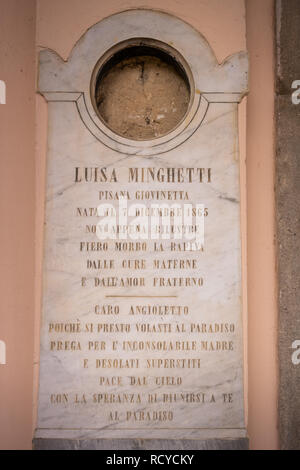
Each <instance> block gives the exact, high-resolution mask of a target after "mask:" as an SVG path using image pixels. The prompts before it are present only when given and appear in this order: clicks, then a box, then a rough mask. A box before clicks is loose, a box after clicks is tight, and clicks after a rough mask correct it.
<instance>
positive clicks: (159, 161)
mask: <svg viewBox="0 0 300 470" xmlns="http://www.w3.org/2000/svg"><path fill="white" fill-rule="evenodd" d="M132 37H134V38H136V37H143V38H145V37H149V38H153V39H156V40H159V41H163V42H165V43H166V44H171V45H172V47H173V48H175V49H176V50H177V51H179V52H180V54H181V55H182V56H183V57H184V58H185V60H186V61H187V63H188V64H189V66H190V68H191V71H192V74H193V78H194V83H195V90H196V91H197V92H195V94H194V98H193V103H192V106H191V109H192V112H191V114H190V115H189V116H188V119H187V121H186V122H185V124H184V126H183V127H182V128H178V129H177V130H176V131H174V133H172V134H171V135H169V138H167V139H165V138H162V139H158V140H157V141H152V142H142V143H141V142H134V141H129V140H128V141H127V139H124V138H121V137H118V136H116V135H113V133H112V131H109V130H108V129H106V128H105V125H104V124H103V123H102V122H100V120H99V118H98V116H97V114H96V112H95V111H94V108H93V106H92V103H91V99H90V94H89V88H90V80H91V74H92V72H93V69H94V67H95V64H96V63H97V61H98V60H99V58H100V56H101V55H102V54H104V53H105V51H106V50H107V49H109V48H110V47H112V46H113V45H114V44H115V43H117V42H120V41H124V40H126V39H130V38H132ZM39 90H40V92H41V93H42V94H44V96H45V97H46V99H47V100H48V101H49V104H48V109H49V128H48V160H47V195H46V227H45V255H44V293H43V318H42V330H41V357H40V388H39V411H38V429H37V431H36V437H37V438H76V439H78V438H81V439H83V438H84V439H91V438H154V439H166V438H170V439H211V438H239V437H244V436H245V425H244V407H243V350H242V324H241V246H240V203H239V198H240V196H239V194H240V193H239V151H238V129H237V109H238V102H239V101H240V100H241V98H242V97H243V95H244V94H245V93H246V91H247V55H246V54H245V53H239V54H236V55H234V56H233V57H231V58H230V59H229V60H227V61H226V62H225V63H224V64H222V65H219V64H218V63H217V61H216V59H215V56H214V54H213V52H212V50H211V49H210V47H209V45H208V44H207V42H206V41H205V39H204V38H203V37H202V36H201V35H200V34H199V33H198V32H196V31H195V30H194V29H193V28H192V27H191V26H189V25H187V24H186V23H184V22H182V21H181V20H179V19H176V18H174V17H172V16H169V15H166V14H164V13H158V12H151V11H143V10H137V11H129V12H124V13H121V14H118V15H114V16H112V17H110V18H107V19H106V20H104V21H102V22H100V23H99V24H96V25H95V26H93V27H92V28H90V29H89V30H88V32H87V33H86V34H85V35H84V36H83V37H82V38H81V39H80V41H79V42H78V43H77V44H76V46H75V47H74V49H73V51H72V54H71V56H70V58H69V60H68V62H66V63H64V62H63V61H62V60H61V59H60V58H59V57H58V56H57V55H56V54H55V53H54V52H51V51H43V52H42V53H41V57H40V81H39ZM218 97H219V98H218ZM85 167H88V168H96V167H97V168H106V169H107V170H106V171H107V173H108V174H110V175H111V173H112V171H113V170H114V171H115V174H116V178H117V182H102V183H101V182H96V183H95V182H84V181H82V182H75V168H80V169H83V168H85ZM168 167H169V168H183V169H187V168H196V169H197V168H203V169H206V170H205V172H204V173H203V175H204V176H203V182H202V183H200V182H199V180H198V182H196V181H194V182H193V183H189V182H184V183H165V182H164V183H160V182H157V181H156V182H154V183H133V182H128V175H129V169H130V168H153V169H154V170H155V169H159V168H168ZM207 169H210V172H211V177H210V179H211V180H210V182H208V181H207V174H208V173H207ZM80 171H82V170H80ZM78 174H80V175H81V174H82V173H80V172H79V173H78ZM78 179H80V178H79V177H78ZM99 191H101V192H103V193H105V192H106V191H107V192H111V193H112V194H113V195H115V194H116V193H118V192H119V194H120V191H128V192H129V195H130V197H131V199H130V201H129V202H130V203H137V202H138V203H146V205H147V206H148V207H149V206H150V204H151V203H158V204H162V203H166V202H167V203H169V204H170V203H175V202H177V203H178V202H179V203H180V204H183V203H184V202H186V203H192V204H194V205H196V204H203V205H204V207H205V208H208V216H207V217H205V241H204V251H192V252H191V251H185V252H182V251H181V252H178V251H174V252H170V250H169V247H170V243H171V242H172V241H173V242H176V240H164V241H163V242H162V243H163V246H164V248H165V251H163V252H155V251H154V242H155V241H153V240H146V241H145V243H146V245H147V251H145V252H144V251H132V252H126V251H124V252H121V253H120V252H117V251H115V249H114V247H115V241H114V240H109V241H108V249H107V251H105V252H103V251H98V252H91V253H90V252H86V251H80V243H81V242H84V243H85V244H86V243H87V242H99V240H98V238H97V236H96V235H95V234H94V233H87V232H86V226H87V225H92V224H97V222H99V220H100V219H101V218H100V217H97V216H79V215H78V211H77V209H78V208H97V206H98V205H99V204H100V203H101V202H104V203H108V204H113V205H114V206H116V205H117V201H114V200H110V199H108V200H105V199H104V200H101V201H100V200H99ZM141 191H144V192H146V191H154V192H156V191H158V193H159V194H160V196H161V195H162V191H170V192H171V193H170V194H172V195H174V194H175V193H174V192H176V191H177V193H176V195H177V197H179V193H180V192H182V194H184V193H187V195H188V200H185V201H184V200H179V201H174V200H173V201H163V200H161V199H160V200H156V199H155V197H156V196H155V195H156V193H154V194H153V196H154V200H146V201H145V200H139V199H138V200H136V193H137V192H138V194H137V196H138V197H139V195H140V193H139V192H141ZM130 241H132V240H130ZM158 242H159V240H158ZM179 242H181V240H179ZM83 246H84V247H85V246H86V245H83ZM154 259H158V260H183V261H187V260H191V259H192V260H195V269H179V268H177V269H163V268H161V269H160V270H158V269H157V268H155V267H154V266H153V261H154ZM87 260H97V262H98V260H100V261H99V262H100V264H101V263H103V261H104V260H106V262H107V263H109V260H113V264H114V266H113V268H111V269H107V268H102V269H99V270H98V269H88V268H87V267H86V266H87ZM124 260H138V261H139V262H141V260H144V263H145V265H146V267H145V269H135V270H133V269H132V268H130V269H128V268H122V262H123V261H124ZM108 277H110V278H112V277H114V278H117V281H116V283H117V287H99V286H98V287H95V283H94V278H99V279H100V278H108ZM133 277H134V278H138V279H141V278H142V279H143V281H140V283H142V284H144V285H140V286H139V287H122V286H120V285H119V284H120V278H125V279H126V278H133ZM82 278H86V285H85V286H82ZM154 278H155V279H157V278H164V279H165V278H172V279H173V278H183V279H186V278H189V279H191V278H194V279H199V278H203V285H202V286H194V287H180V286H178V285H175V286H167V287H160V286H159V285H154V281H153V279H154ZM157 282H158V281H157ZM172 282H173V281H172ZM182 282H186V281H182ZM162 296H164V297H162ZM96 305H110V306H111V307H112V308H114V307H117V308H119V313H118V314H117V315H104V314H97V313H95V306H96ZM137 306H150V307H151V306H152V307H153V306H160V308H161V309H166V307H169V309H170V306H173V308H174V310H176V308H175V307H181V311H180V314H177V315H175V314H173V315H172V314H169V315H158V314H156V315H154V314H143V315H142V314H139V315H138V314H135V315H130V309H131V308H132V309H135V308H136V307H137ZM183 307H185V308H186V309H185V310H186V311H185V313H184V312H183V310H184V309H183ZM70 323H71V324H73V325H79V328H80V330H79V331H78V332H72V333H70V332H68V331H64V332H55V331H54V327H53V328H52V327H51V325H52V326H53V325H56V327H57V328H59V326H57V325H61V327H62V328H63V329H68V326H67V325H68V324H70ZM91 324H92V325H93V331H90V330H91V326H90V325H91ZM202 324H206V325H207V329H208V328H209V327H210V326H211V328H217V327H216V325H217V326H219V329H220V328H221V327H222V325H223V328H228V325H231V328H232V329H234V331H233V332H227V331H226V332H214V333H212V332H206V333H205V332H197V331H196V329H197V325H198V326H199V328H201V325H202ZM99 325H100V326H99ZM103 325H106V326H103ZM159 325H161V326H159ZM225 325H226V327H225ZM51 328H52V330H51V331H49V330H50V329H51ZM105 328H106V329H108V330H110V331H109V332H106V331H105ZM122 328H123V330H122ZM143 328H144V329H146V330H147V331H148V332H141V329H143ZM202 328H203V327H202ZM159 329H161V330H159ZM96 341H97V342H98V347H99V350H94V349H93V348H91V349H90V350H89V346H90V347H91V344H90V345H89V342H93V346H94V345H95V342H96ZM134 341H135V342H136V343H135V344H136V345H137V342H140V346H138V348H140V347H141V344H144V347H146V346H145V345H146V342H150V343H153V344H154V345H155V347H156V348H157V347H160V346H158V343H159V344H160V345H162V344H163V342H165V343H166V344H165V346H166V347H167V350H163V351H157V350H154V351H141V350H137V351H127V350H124V349H123V342H134ZM51 342H53V343H52V346H53V349H52V350H51ZM58 342H61V346H62V347H63V350H57V344H58ZM65 342H69V343H67V345H66V344H65ZM72 342H74V343H72ZM203 342H208V344H210V343H211V345H212V346H213V347H214V348H217V346H220V344H222V342H224V345H225V344H226V346H227V347H228V348H232V350H223V351H222V350H221V351H220V350H219V351H217V350H214V351H205V350H204V349H203V347H204V346H203ZM101 343H102V347H104V343H105V350H101ZM170 343H172V345H173V346H174V345H175V350H171V351H170V350H169V349H168V348H169V347H170ZM176 343H180V345H181V346H180V348H182V345H183V346H184V348H186V347H187V346H188V347H189V348H190V350H188V351H187V350H176ZM66 346H67V347H69V348H71V347H72V346H74V348H75V350H64V349H65V347H66ZM79 347H80V349H79ZM151 347H153V346H151ZM177 347H178V346H177ZM193 348H194V349H193ZM103 359H107V360H111V359H113V360H116V362H117V364H118V365H119V366H120V365H121V364H120V361H123V363H122V365H123V366H124V367H118V368H117V367H116V368H115V367H111V368H108V367H106V368H103V367H97V365H98V366H99V365H102V366H103V365H104V363H103V362H101V361H102V360H103ZM157 359H161V360H162V361H164V362H163V363H162V364H160V367H158V364H157V362H155V361H156V360H157ZM183 359H184V360H185V361H186V362H185V365H187V361H188V360H190V361H191V360H194V363H193V365H194V367H185V368H182V367H174V368H171V367H169V366H170V365H171V364H172V361H171V362H170V360H174V364H177V362H176V361H178V360H179V363H178V364H177V365H180V366H181V365H182V360H183ZM85 360H87V362H85ZM147 360H154V363H155V367H149V363H148V362H147ZM97 361H98V362H97ZM126 361H128V363H126ZM130 361H132V362H130ZM199 362H200V367H198V366H199ZM128 364H131V365H133V366H134V367H125V365H128ZM151 364H152V363H151ZM190 364H191V362H190ZM84 365H87V367H84ZM107 365H108V363H106V366H107ZM113 377H114V380H112V378H113ZM131 377H134V378H135V381H136V382H137V381H138V379H139V381H140V382H141V384H140V385H137V384H135V385H131V382H130V381H131V380H132V379H130V378H131ZM162 377H164V379H162ZM101 378H102V379H101ZM167 378H168V379H167ZM100 380H102V381H104V382H106V383H104V384H102V385H101V384H100ZM162 380H164V381H165V382H166V381H168V382H169V383H168V384H166V383H165V384H161V383H160V381H162ZM107 382H108V383H107ZM112 382H113V383H112ZM176 384H177V385H176ZM150 395H151V397H152V399H154V397H156V400H157V401H156V402H152V403H151V402H149V396H150ZM167 398H168V400H167ZM98 400H99V402H98ZM112 401H115V402H112Z"/></svg>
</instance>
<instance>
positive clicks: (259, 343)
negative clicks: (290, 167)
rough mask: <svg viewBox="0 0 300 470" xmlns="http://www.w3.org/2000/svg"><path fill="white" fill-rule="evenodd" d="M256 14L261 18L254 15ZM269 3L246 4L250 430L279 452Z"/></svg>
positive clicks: (259, 442) (258, 445)
mask: <svg viewBox="0 0 300 470" xmlns="http://www.w3.org/2000/svg"><path fill="white" fill-rule="evenodd" d="M258 12H259V14H258ZM273 13H274V5H273V0H264V1H263V2H262V1H261V0H250V1H248V2H247V47H248V50H249V53H250V63H251V68H250V83H249V89H250V90H252V91H251V92H250V94H249V97H248V109H247V199H248V200H247V226H248V236H247V241H248V257H247V259H248V269H247V272H248V338H249V340H248V345H249V347H248V369H249V375H248V378H249V390H248V392H249V396H248V400H249V405H248V407H249V422H248V431H249V435H250V437H251V447H252V448H253V449H276V448H278V429H277V389H278V372H277V293H276V278H275V274H276V252H275V193H274V190H275V178H274V172H275V154H274V152H275V149H274V135H275V134H274V133H275V127H274V118H273V117H274V98H275V95H274V93H275V91H274V43H273V34H274V28H273V19H274V18H273Z"/></svg>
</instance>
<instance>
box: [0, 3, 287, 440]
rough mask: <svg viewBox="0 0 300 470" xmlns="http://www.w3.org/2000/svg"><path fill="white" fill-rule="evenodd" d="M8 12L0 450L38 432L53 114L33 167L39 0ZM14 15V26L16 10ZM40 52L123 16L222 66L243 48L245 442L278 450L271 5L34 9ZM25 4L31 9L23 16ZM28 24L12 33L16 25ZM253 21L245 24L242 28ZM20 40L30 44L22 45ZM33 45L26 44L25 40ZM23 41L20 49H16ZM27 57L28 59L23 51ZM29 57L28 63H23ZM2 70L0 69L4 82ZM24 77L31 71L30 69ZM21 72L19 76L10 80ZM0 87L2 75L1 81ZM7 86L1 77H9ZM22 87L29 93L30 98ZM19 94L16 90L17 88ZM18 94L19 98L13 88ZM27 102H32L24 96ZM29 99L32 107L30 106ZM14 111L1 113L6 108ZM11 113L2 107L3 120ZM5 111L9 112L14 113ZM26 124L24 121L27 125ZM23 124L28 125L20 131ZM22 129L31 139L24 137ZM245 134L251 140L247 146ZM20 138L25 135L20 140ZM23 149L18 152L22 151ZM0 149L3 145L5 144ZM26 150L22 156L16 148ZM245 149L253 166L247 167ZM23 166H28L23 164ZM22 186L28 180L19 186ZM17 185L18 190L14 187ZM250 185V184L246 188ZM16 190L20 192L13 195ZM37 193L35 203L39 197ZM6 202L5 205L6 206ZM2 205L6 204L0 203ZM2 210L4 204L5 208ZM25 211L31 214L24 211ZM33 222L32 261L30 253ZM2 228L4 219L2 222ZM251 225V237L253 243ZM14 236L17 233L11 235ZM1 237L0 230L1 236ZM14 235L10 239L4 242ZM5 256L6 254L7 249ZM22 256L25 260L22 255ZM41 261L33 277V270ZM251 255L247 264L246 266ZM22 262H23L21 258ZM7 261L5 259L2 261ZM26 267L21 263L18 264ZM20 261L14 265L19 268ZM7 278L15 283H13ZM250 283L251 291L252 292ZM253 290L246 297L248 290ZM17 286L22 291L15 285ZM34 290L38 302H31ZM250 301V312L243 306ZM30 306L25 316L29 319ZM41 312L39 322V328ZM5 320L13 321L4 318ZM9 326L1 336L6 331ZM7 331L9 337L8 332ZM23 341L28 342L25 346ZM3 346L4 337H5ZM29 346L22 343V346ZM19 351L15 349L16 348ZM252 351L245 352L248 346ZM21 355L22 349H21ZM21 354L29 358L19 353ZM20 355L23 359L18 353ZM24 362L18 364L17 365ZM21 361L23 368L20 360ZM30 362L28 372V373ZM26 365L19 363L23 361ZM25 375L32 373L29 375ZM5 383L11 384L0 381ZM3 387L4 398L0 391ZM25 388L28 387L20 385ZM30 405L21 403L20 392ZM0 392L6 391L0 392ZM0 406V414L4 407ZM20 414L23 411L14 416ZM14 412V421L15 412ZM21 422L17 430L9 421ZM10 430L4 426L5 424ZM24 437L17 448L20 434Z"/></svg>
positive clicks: (41, 130) (43, 122)
mask: <svg viewBox="0 0 300 470" xmlns="http://www.w3.org/2000/svg"><path fill="white" fill-rule="evenodd" d="M0 3H1V5H2V4H3V5H4V6H5V11H6V12H7V15H6V16H7V17H8V18H9V21H10V22H11V24H10V26H9V21H8V20H7V19H5V18H2V19H1V20H2V21H4V23H5V31H6V32H7V39H5V42H11V43H12V42H14V43H16V45H17V44H21V43H22V45H23V48H22V49H21V46H19V54H23V56H24V60H25V56H26V60H27V62H26V81H25V82H24V81H22V89H20V91H22V96H21V97H20V98H19V100H18V103H16V102H17V99H16V98H15V99H14V101H12V102H11V112H13V111H14V109H16V106H18V108H17V109H18V116H17V118H15V121H14V122H13V121H11V122H7V124H6V125H7V127H6V132H5V134H7V135H6V137H5V139H4V142H5V149H6V151H3V154H4V155H5V153H8V152H9V154H10V155H11V157H10V159H7V158H5V157H4V158H3V157H2V152H1V164H2V166H3V167H4V168H3V172H7V173H11V174H8V176H7V179H6V183H5V186H7V188H6V187H5V189H4V187H2V186H1V190H3V193H4V194H5V201H6V202H7V201H8V202H9V204H8V205H6V204H5V205H4V206H3V208H2V207H1V215H2V213H3V214H4V220H7V221H8V224H7V232H6V230H5V231H4V234H3V235H1V236H5V234H7V235H6V237H7V240H4V242H2V244H1V245H0V246H1V249H2V250H3V251H4V255H3V256H4V261H5V262H4V263H3V264H2V263H1V266H3V267H5V270H3V274H1V281H2V280H3V281H4V282H6V283H7V285H6V286H5V292H4V294H3V296H2V299H4V301H2V305H3V306H4V310H3V311H4V313H1V318H0V339H2V338H1V336H3V337H4V335H2V331H5V329H8V330H9V332H8V334H7V336H6V338H7V339H6V340H7V342H8V344H9V345H10V348H14V347H15V350H11V351H10V353H9V357H10V361H11V362H10V363H9V364H8V365H7V366H0V377H1V389H0V393H4V394H5V397H4V401H5V404H6V405H7V406H6V407H5V409H4V408H3V406H2V404H1V403H3V401H2V400H1V401H0V423H1V425H0V448H1V447H2V448H7V446H10V447H11V448H21V447H27V448H30V440H31V430H32V429H33V428H34V422H35V417H36V406H35V405H36V398H37V372H38V370H37V368H35V379H34V399H33V402H34V406H33V408H34V419H33V420H32V418H31V411H32V403H31V394H32V390H33V389H32V372H33V371H32V369H33V368H32V362H33V347H32V343H33V340H35V352H34V362H35V363H36V362H37V361H38V344H39V339H38V331H39V315H40V292H41V288H40V287H41V263H42V241H43V240H42V233H43V217H44V211H43V209H44V199H43V198H44V187H45V156H46V130H47V106H46V103H45V102H44V100H43V98H42V97H40V96H38V97H37V98H36V114H37V128H36V139H37V145H36V160H35V162H34V159H33V155H34V149H33V145H34V134H33V133H34V119H35V118H34V115H35V114H34V113H35V111H34V102H33V83H34V82H33V80H34V67H32V61H33V44H34V24H33V23H32V22H31V23H29V22H28V21H27V20H26V18H27V17H28V16H30V14H31V15H32V14H34V3H35V2H34V1H33V0H32V1H31V0H26V2H21V3H20V2H17V0H0ZM17 3H18V6H19V5H20V4H21V5H23V8H21V9H20V8H18V14H17V16H16V18H15V19H14V17H13V13H14V8H16V4H17ZM36 3H37V20H36V44H37V46H38V47H47V48H51V49H54V50H55V51H57V52H58V53H59V54H60V55H61V56H62V57H63V58H64V59H67V57H68V55H69V53H70V51H71V49H72V47H73V45H74V43H75V42H76V41H77V40H78V39H79V38H80V36H81V35H82V34H83V33H84V32H85V31H86V29H87V28H89V27H90V26H91V25H93V24H94V23H96V22H98V21H100V20H101V19H102V18H104V17H106V16H108V15H110V14H113V13H115V12H117V11H120V10H124V9H128V8H133V7H144V8H157V9H161V5H163V10H164V11H168V12H169V13H172V14H175V15H176V16H178V17H180V18H182V19H183V20H185V21H187V22H189V23H190V24H192V25H193V26H194V27H195V28H196V29H198V30H199V31H200V32H201V33H202V34H204V36H205V37H206V39H207V40H208V41H209V43H210V44H211V46H212V47H213V49H214V51H215V53H216V55H217V58H218V60H219V62H221V61H222V60H224V59H225V58H226V57H227V56H228V55H230V54H232V53H234V52H236V51H239V50H243V49H246V24H247V46H248V49H249V52H250V59H251V68H250V77H251V78H250V87H251V93H250V95H249V97H248V106H247V128H246V101H245V102H244V103H243V104H242V106H241V109H240V138H241V142H240V145H241V185H242V238H243V254H244V259H243V278H244V307H245V309H244V310H245V312H244V313H245V326H246V327H247V315H246V314H247V305H248V311H249V316H248V323H249V329H248V335H247V330H245V339H246V340H248V343H247V341H246V344H245V357H246V359H247V356H248V360H246V367H245V372H246V385H247V387H246V397H247V403H248V402H249V404H248V408H249V416H248V422H249V435H250V445H251V448H257V449H258V448H276V447H277V445H278V443H277V429H276V419H277V411H276V410H277V408H276V406H277V404H276V400H277V396H276V389H277V363H276V317H277V313H276V284H275V251H274V244H273V241H274V223H273V219H274V194H273V186H274V170H273V162H274V152H273V111H274V110H273V92H274V88H273V86H274V84H273V75H272V72H273V68H272V67H273V49H272V48H273V43H272V41H273V33H272V6H273V0H264V1H263V2H262V1H261V0H247V18H246V14H245V13H246V12H245V5H244V0H226V1H225V2H224V0H165V1H164V2H163V4H162V2H161V1H158V0H144V1H140V0H135V1H132V0H110V1H109V2H101V1H99V0H85V1H83V0H51V1H49V0H37V2H36ZM25 4H26V7H25ZM22 17H23V18H24V20H23V23H22V24H19V25H18V28H15V23H13V21H21V20H20V18H22ZM246 20H247V22H246ZM24 35H25V36H26V38H27V41H28V42H26V41H24ZM27 36H28V37H27ZM18 41H19V42H18ZM21 51H23V52H21ZM25 52H26V54H25ZM4 58H5V61H6V63H8V68H9V67H10V68H11V75H10V77H8V78H9V82H10V81H11V84H10V87H14V88H15V87H16V85H17V78H16V77H17V75H16V70H17V69H18V65H19V61H18V56H17V54H14V55H9V56H6V57H4ZM1 70H2V68H1V69H0V74H1V73H2V72H1ZM24 70H25V69H24ZM14 72H15V73H14ZM1 78H3V77H2V76H0V79H1ZM4 78H5V77H4ZM24 86H25V87H26V89H27V90H28V92H27V93H26V92H25V89H24ZM12 89H13V88H12ZM16 92H18V93H19V94H20V92H19V91H18V90H17V89H16ZM29 96H30V97H31V101H30V102H29V100H28V97H29ZM26 98H27V101H26ZM7 106H8V105H5V107H7ZM5 107H2V108H1V107H0V112H1V118H2V120H3V115H4V111H3V110H4V109H5ZM9 109H10V108H8V107H7V111H6V112H7V113H9ZM25 116H26V117H25ZM19 121H20V124H19V137H18V139H15V138H14V136H15V134H14V133H12V129H13V128H14V127H16V125H17V123H18V122H19ZM21 124H22V126H21ZM25 128H26V132H25ZM246 130H247V140H246ZM22 132H24V134H21V136H20V133H22ZM18 142H20V143H21V145H18ZM0 145H1V150H2V146H3V142H2V139H1V141H0ZM19 147H20V148H19ZM246 150H247V160H246ZM25 158H26V164H25V165H24V161H25ZM18 178H20V179H21V178H22V181H18ZM16 182H18V183H19V184H16ZM246 183H247V185H246ZM16 188H17V189H16ZM34 189H35V197H34ZM7 195H9V198H8V197H7ZM19 200H21V201H22V205H24V209H23V211H22V213H21V216H22V218H23V217H24V219H25V215H26V221H25V222H26V223H25V226H24V227H22V239H20V240H19V238H20V237H17V236H16V234H15V238H16V239H17V247H18V249H17V250H16V249H15V250H14V251H13V243H16V240H15V238H14V235H13V234H14V232H13V230H14V229H16V228H17V230H18V228H19V226H20V227H21V221H20V222H19V220H20V215H19V214H18V217H17V216H16V210H15V211H14V210H13V209H14V204H16V203H17V201H19ZM2 201H3V198H2ZM2 205H3V202H2ZM24 210H25V212H24ZM34 216H35V224H36V226H35V242H36V243H35V253H34V251H33V248H34V247H33V238H34ZM1 220H3V215H2V218H1ZM247 225H248V236H247ZM9 227H10V228H11V230H10V231H9V232H8V229H9ZM1 232H2V230H1ZM8 233H9V235H8ZM7 248H8V249H7ZM19 251H20V252H21V253H19ZM34 254H35V277H34V274H33V261H34ZM247 255H248V262H247ZM20 256H21V258H20ZM2 259H3V258H2ZM19 260H21V261H22V263H20V262H19ZM13 261H14V262H13ZM9 273H10V274H11V277H10V276H9ZM247 278H248V283H247ZM16 280H19V281H20V284H21V281H22V286H23V287H24V290H22V289H20V288H18V290H16V288H15V285H16ZM247 285H248V289H247V288H246V287H247ZM18 286H19V284H18ZM33 291H35V297H33ZM247 297H248V303H247ZM26 307H27V311H26V310H25V309H26ZM34 309H35V313H36V321H35V323H34V321H33V310H34ZM7 312H9V313H7ZM2 324H3V327H2ZM2 328H3V329H2ZM19 336H22V337H24V339H23V340H22V338H21V339H20V338H19ZM3 339H5V338H3ZM20 340H21V341H23V342H21V343H19V341H20ZM17 344H18V345H19V346H18V347H17ZM247 344H248V347H247ZM18 348H19V349H18ZM22 348H23V349H22ZM21 350H22V351H23V355H22V354H21ZM20 355H21V356H22V359H20ZM20 360H22V361H23V362H22V370H21V365H18V361H20ZM23 363H24V364H25V363H26V367H25V368H24V367H23ZM19 364H20V362H19ZM24 369H25V370H26V372H24ZM5 374H6V375H7V377H6V379H5V381H4V380H3V382H2V377H4V375H5ZM2 383H3V388H4V391H3V390H2ZM21 383H22V386H20V384H21ZM20 389H22V397H24V396H26V397H27V401H26V402H24V401H23V402H21V399H22V400H23V398H20V395H19V391H20ZM1 390H2V391H1ZM1 406H2V408H3V409H2V408H1ZM18 407H19V409H18ZM15 410H17V411H18V412H15ZM14 413H16V415H18V418H17V417H16V418H15V421H13V420H11V419H10V417H11V416H14ZM2 423H4V424H2ZM10 425H11V434H10V435H8V434H7V436H6V435H5V434H6V428H7V427H8V426H10ZM18 433H19V436H20V437H19V439H17V434H18Z"/></svg>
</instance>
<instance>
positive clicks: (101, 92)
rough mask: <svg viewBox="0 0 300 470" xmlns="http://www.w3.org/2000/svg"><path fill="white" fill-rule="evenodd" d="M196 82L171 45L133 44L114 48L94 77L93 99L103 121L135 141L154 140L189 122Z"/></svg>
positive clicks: (97, 66)
mask: <svg viewBox="0 0 300 470" xmlns="http://www.w3.org/2000/svg"><path fill="white" fill-rule="evenodd" d="M192 90H193V80H192V75H191V72H190V70H189V67H188V65H187V64H186V62H185V61H184V59H183V57H182V56H181V55H180V54H179V53H178V52H177V51H176V50H175V49H174V48H172V47H171V46H169V45H167V44H164V43H161V42H160V41H156V40H151V39H142V40H141V39H132V40H129V41H126V42H125V44H124V43H123V44H119V45H117V46H115V47H114V48H112V49H111V50H110V51H109V52H108V53H107V54H106V55H105V56H104V57H103V58H101V59H100V61H99V62H98V64H97V65H96V68H95V70H94V72H93V76H92V81H91V98H92V103H93V106H94V109H95V111H96V113H97V115H98V117H99V118H100V119H101V121H102V122H103V123H104V124H105V125H106V126H107V127H108V128H109V129H110V130H111V131H113V132H114V133H116V134H117V135H119V136H121V137H124V138H126V139H131V140H137V141H142V140H144V141H145V140H153V139H157V138H159V137H162V136H164V135H166V134H168V133H170V132H172V131H173V130H174V129H176V127H177V126H178V125H179V124H180V123H181V122H182V121H183V120H184V118H185V116H186V115H187V112H188V110H189V108H190V103H191V100H192V95H193V91H192Z"/></svg>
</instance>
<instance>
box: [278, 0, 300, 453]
mask: <svg viewBox="0 0 300 470" xmlns="http://www.w3.org/2000/svg"><path fill="white" fill-rule="evenodd" d="M299 45H300V3H299V1H298V0H282V1H277V69H276V79H277V95H276V125H277V145H276V200H277V203H276V209H277V210H276V217H277V238H278V285H279V296H278V302H279V332H278V334H279V339H278V344H279V367H280V384H279V431H280V445H281V448H282V449H300V393H299V390H300V365H297V364H293V363H292V353H293V349H292V343H293V342H294V341H295V340H300V157H299V149H300V105H294V104H292V100H291V94H292V92H293V91H294V90H292V89H291V85H292V83H293V81H294V80H300V47H299Z"/></svg>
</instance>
